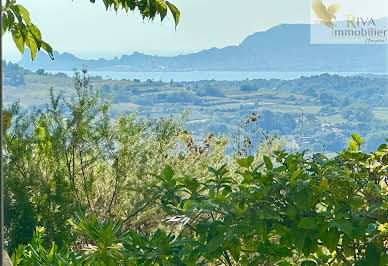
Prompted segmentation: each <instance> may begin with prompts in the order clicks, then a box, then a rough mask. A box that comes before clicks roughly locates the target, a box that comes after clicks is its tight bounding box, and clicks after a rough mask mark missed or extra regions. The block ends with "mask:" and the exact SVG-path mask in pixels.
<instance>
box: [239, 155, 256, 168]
mask: <svg viewBox="0 0 388 266" xmlns="http://www.w3.org/2000/svg"><path fill="white" fill-rule="evenodd" d="M237 163H238V164H239V165H240V166H241V167H244V168H249V167H250V166H251V165H252V163H253V157H252V156H249V157H247V158H241V159H237Z"/></svg>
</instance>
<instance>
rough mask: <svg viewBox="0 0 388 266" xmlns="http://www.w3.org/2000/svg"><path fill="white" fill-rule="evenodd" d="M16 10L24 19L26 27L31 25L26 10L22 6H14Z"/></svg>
mask: <svg viewBox="0 0 388 266" xmlns="http://www.w3.org/2000/svg"><path fill="white" fill-rule="evenodd" d="M16 8H17V10H18V11H19V13H20V15H21V16H22V18H23V19H24V21H25V22H26V24H27V25H30V24H31V19H30V14H29V13H28V11H27V9H25V8H24V7H23V6H22V5H16Z"/></svg>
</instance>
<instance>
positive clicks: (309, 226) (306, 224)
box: [298, 217, 318, 230]
mask: <svg viewBox="0 0 388 266" xmlns="http://www.w3.org/2000/svg"><path fill="white" fill-rule="evenodd" d="M298 227H299V228H302V229H306V230H315V229H318V224H317V221H316V219H315V218H314V217H303V218H302V219H301V220H300V221H299V223H298Z"/></svg>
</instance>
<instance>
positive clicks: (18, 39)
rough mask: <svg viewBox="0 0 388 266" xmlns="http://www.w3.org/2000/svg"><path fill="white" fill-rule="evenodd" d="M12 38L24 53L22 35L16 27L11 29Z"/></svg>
mask: <svg viewBox="0 0 388 266" xmlns="http://www.w3.org/2000/svg"><path fill="white" fill-rule="evenodd" d="M12 38H13V41H14V42H15V44H16V47H17V48H18V49H19V51H20V52H21V53H22V54H23V53H24V40H23V36H22V34H21V32H20V31H19V30H18V29H17V30H14V31H12Z"/></svg>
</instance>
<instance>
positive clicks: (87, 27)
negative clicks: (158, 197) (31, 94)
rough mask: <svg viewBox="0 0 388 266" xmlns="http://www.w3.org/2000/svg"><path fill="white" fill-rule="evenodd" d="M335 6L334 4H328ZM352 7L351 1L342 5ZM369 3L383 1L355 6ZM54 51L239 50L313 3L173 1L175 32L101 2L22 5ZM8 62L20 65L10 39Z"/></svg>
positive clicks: (30, 0) (169, 25)
mask: <svg viewBox="0 0 388 266" xmlns="http://www.w3.org/2000/svg"><path fill="white" fill-rule="evenodd" d="M329 1H331V0H329ZM338 1H348V0H338ZM351 1H352V3H354V2H357V1H362V2H364V3H365V2H368V3H370V5H372V6H373V2H375V1H384V0H368V1H365V0H351ZM18 2H19V3H20V4H22V5H24V6H25V7H26V8H27V9H28V10H29V11H30V15H31V17H32V21H33V23H35V24H36V25H37V26H38V27H39V28H40V30H41V32H42V33H43V37H44V39H45V40H46V41H48V42H49V43H50V44H51V45H52V46H53V48H54V49H55V50H58V51H60V52H65V51H66V52H71V53H73V54H75V55H77V56H80V57H82V58H100V57H104V58H112V57H114V56H120V55H122V54H131V53H133V52H135V51H138V52H143V53H148V54H158V55H175V54H181V53H187V52H193V51H199V50H202V49H207V48H211V47H218V48H221V47H225V46H228V45H236V44H239V43H240V42H241V41H242V40H243V39H244V38H245V37H247V36H248V35H250V34H252V33H255V32H258V31H263V30H267V29H268V28H271V27H273V26H276V25H278V24H282V23H309V21H310V0H265V1H264V0H171V2H173V3H174V4H175V5H176V6H177V7H178V8H179V9H180V11H181V22H180V24H179V25H178V28H177V29H176V30H175V29H174V24H173V19H172V17H171V15H170V16H169V17H168V18H166V19H165V21H163V22H162V23H161V22H160V19H155V21H152V22H149V21H147V20H146V21H143V20H142V18H141V16H140V15H138V14H137V13H132V12H130V13H128V14H125V12H118V14H116V13H115V12H114V11H108V12H106V11H105V7H104V5H103V3H102V0H97V1H96V2H97V3H96V4H91V3H90V2H89V0H73V1H72V0H19V1H18ZM4 56H5V58H7V59H12V60H15V59H18V58H19V57H20V55H19V54H18V52H17V50H16V48H15V46H14V44H13V42H12V39H11V37H10V36H6V37H5V38H4Z"/></svg>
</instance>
